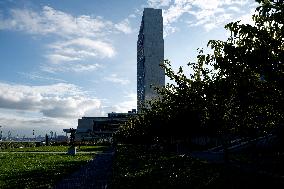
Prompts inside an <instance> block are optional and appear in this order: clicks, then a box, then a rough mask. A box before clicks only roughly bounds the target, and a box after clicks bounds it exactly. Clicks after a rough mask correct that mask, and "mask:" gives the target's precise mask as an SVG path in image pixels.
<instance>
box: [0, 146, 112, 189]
mask: <svg viewBox="0 0 284 189" xmlns="http://www.w3.org/2000/svg"><path fill="white" fill-rule="evenodd" d="M67 148H68V146H43V147H30V148H14V149H10V151H22V152H23V153H2V154H1V153H0V188H1V189H2V188H3V189H5V188H11V189H12V188H13V189H14V188H51V187H52V186H53V185H54V184H55V183H56V182H57V181H59V180H61V179H62V178H63V177H64V176H66V175H67V174H70V173H72V172H74V171H75V170H77V169H79V168H80V167H81V166H82V165H84V164H86V163H87V162H88V161H89V160H91V159H92V158H93V157H94V154H91V153H90V154H89V153H87V154H76V155H75V156H70V155H67V154H52V153H48V154H36V153H24V152H31V151H32V152H33V151H36V152H41V151H44V152H45V151H50V152H51V151H52V152H54V151H67ZM105 148H106V147H105V146H84V147H83V146H81V151H87V152H99V151H102V150H103V149H105ZM5 151H7V150H5Z"/></svg>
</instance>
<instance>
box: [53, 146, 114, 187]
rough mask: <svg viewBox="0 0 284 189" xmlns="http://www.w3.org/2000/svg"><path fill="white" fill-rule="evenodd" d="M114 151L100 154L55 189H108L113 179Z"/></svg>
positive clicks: (110, 150)
mask: <svg viewBox="0 0 284 189" xmlns="http://www.w3.org/2000/svg"><path fill="white" fill-rule="evenodd" d="M113 156H114V151H113V149H109V150H107V151H105V152H104V153H99V154H97V155H96V156H95V158H94V159H93V160H91V161H90V162H89V163H88V164H87V165H85V166H84V167H82V168H81V169H80V170H78V171H77V172H75V173H73V174H72V175H69V176H68V177H66V178H64V179H63V180H62V181H60V182H59V183H57V184H56V185H55V186H54V188H53V189H75V188H80V189H81V188H82V189H89V188H94V189H108V188H109V186H110V182H111V177H112V163H113Z"/></svg>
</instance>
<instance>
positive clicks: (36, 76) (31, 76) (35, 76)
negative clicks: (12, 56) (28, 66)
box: [19, 72, 66, 82]
mask: <svg viewBox="0 0 284 189" xmlns="http://www.w3.org/2000/svg"><path fill="white" fill-rule="evenodd" d="M19 74H21V75H23V76H25V77H27V78H29V79H32V80H47V81H56V82H66V81H65V80H63V79H59V78H54V77H48V76H44V75H40V74H39V73H24V72H19Z"/></svg>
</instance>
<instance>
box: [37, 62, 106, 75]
mask: <svg viewBox="0 0 284 189" xmlns="http://www.w3.org/2000/svg"><path fill="white" fill-rule="evenodd" d="M100 67H102V66H101V65H100V64H78V63H75V64H73V63H66V64H64V65H61V64H59V65H56V66H54V65H43V66H42V67H41V70H42V71H44V72H48V73H56V72H76V73H80V72H87V71H88V72H91V71H94V70H97V69H98V68H100Z"/></svg>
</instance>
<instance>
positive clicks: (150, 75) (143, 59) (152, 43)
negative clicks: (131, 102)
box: [137, 8, 165, 113]
mask: <svg viewBox="0 0 284 189" xmlns="http://www.w3.org/2000/svg"><path fill="white" fill-rule="evenodd" d="M163 61H164V39H163V17H162V9H153V8H145V9H144V11H143V16H142V21H141V26H140V31H139V35H138V40H137V110H138V113H139V112H141V109H142V107H144V106H147V105H146V102H147V101H149V100H151V99H154V98H156V97H157V93H156V91H155V90H154V87H162V86H165V70H164V69H163V68H161V66H160V64H161V63H163Z"/></svg>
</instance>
